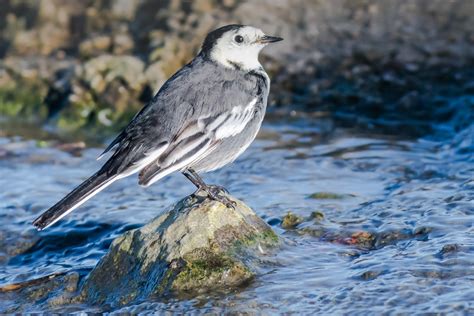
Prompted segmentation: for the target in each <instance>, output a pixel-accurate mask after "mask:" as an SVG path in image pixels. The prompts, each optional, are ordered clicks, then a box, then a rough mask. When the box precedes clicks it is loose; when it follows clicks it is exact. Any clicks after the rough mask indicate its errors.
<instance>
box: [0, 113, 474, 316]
mask: <svg viewBox="0 0 474 316" xmlns="http://www.w3.org/2000/svg"><path fill="white" fill-rule="evenodd" d="M447 130H449V124H448V125H446V126H445V125H439V126H437V129H435V131H434V132H433V133H430V134H428V135H424V136H422V137H412V138H410V137H403V138H401V137H396V136H393V135H396V134H397V133H396V131H394V133H392V136H387V134H384V135H382V134H378V133H377V132H374V131H372V132H370V133H366V132H365V133H364V132H360V130H359V131H356V130H351V129H347V128H342V127H337V126H336V125H334V122H333V121H332V120H331V119H330V118H324V117H323V118H319V117H314V118H309V117H308V116H307V115H300V114H298V113H296V114H294V115H292V116H286V117H285V115H276V114H275V115H269V117H268V119H267V120H266V122H265V124H264V126H263V129H262V131H261V133H260V134H259V137H258V139H257V140H256V141H255V142H254V144H253V145H252V146H251V147H250V148H249V150H247V152H245V153H244V155H243V156H242V157H241V158H240V159H238V160H237V161H236V162H235V163H234V164H233V165H231V166H228V167H226V168H224V169H221V170H219V171H217V172H214V173H211V174H207V175H205V176H204V178H205V179H206V180H207V182H209V183H216V184H219V185H222V186H224V187H226V188H227V189H228V190H229V191H230V192H231V193H232V194H233V195H234V196H236V197H238V198H240V199H242V200H243V201H244V202H246V203H247V204H248V205H249V206H251V207H252V208H253V209H254V210H255V211H256V212H257V214H258V215H260V216H261V217H262V218H264V219H265V220H266V221H267V222H268V223H269V224H271V225H272V226H273V227H274V229H275V230H276V231H277V232H278V233H279V234H280V235H281V236H283V237H284V238H285V239H286V243H285V245H284V246H283V247H282V249H280V250H279V251H278V253H277V254H276V255H272V256H268V257H267V258H264V260H265V261H266V262H265V263H264V264H263V265H262V268H261V270H260V271H259V274H258V277H257V278H256V280H255V281H254V282H253V283H252V284H250V285H249V286H248V287H246V288H243V289H241V290H239V291H235V292H232V293H226V294H212V295H204V294H203V295H200V296H198V297H195V298H192V299H171V300H167V301H147V302H143V303H141V304H139V305H133V306H126V307H124V308H122V309H121V310H118V311H116V312H145V313H146V312H149V313H152V312H154V311H155V312H157V311H164V310H166V311H171V312H185V311H187V312H212V313H214V312H216V313H220V312H250V313H252V312H253V313H265V314H269V313H287V312H288V313H291V312H294V313H308V314H309V313H313V312H318V311H319V312H323V313H324V314H339V313H347V312H349V313H351V314H363V313H365V312H368V311H369V312H382V311H392V312H395V313H397V312H406V313H411V312H431V311H433V312H435V311H436V312H443V311H445V312H448V311H459V312H461V313H469V312H474V303H473V302H474V204H473V200H474V158H473V152H474V125H471V126H468V127H467V128H464V129H463V130H461V131H448V132H447ZM10 135H11V133H10ZM440 135H441V136H440ZM78 147H80V146H78ZM71 148H72V149H71ZM101 149H102V148H86V149H83V150H82V149H80V148H79V149H77V148H74V146H65V145H64V144H62V143H60V142H57V141H48V142H44V141H41V140H39V139H31V136H30V138H25V137H20V136H7V135H6V134H5V135H4V137H2V138H0V170H1V177H0V187H1V190H0V219H1V223H2V231H1V232H0V284H2V285H4V284H9V283H16V282H22V281H25V280H30V279H34V278H38V277H41V276H45V275H48V274H51V273H55V272H61V271H79V272H80V273H81V275H85V274H87V272H88V271H89V270H91V269H92V268H93V267H94V265H95V264H96V263H97V261H98V260H99V259H100V258H101V257H102V256H103V255H104V254H105V252H106V251H107V248H108V246H109V245H110V243H111V241H112V240H113V239H114V238H115V237H117V236H118V235H119V234H122V233H123V232H125V231H127V230H129V229H132V228H135V227H139V226H141V225H143V224H145V223H147V222H148V221H150V220H151V219H152V218H154V217H155V216H157V215H159V214H160V212H161V211H163V210H165V209H166V208H167V207H168V206H169V205H171V204H172V203H174V202H176V201H177V200H179V199H180V198H182V197H184V196H186V195H188V194H190V193H192V192H193V190H194V187H193V186H192V184H191V183H189V182H188V181H187V180H186V179H185V178H184V177H183V176H182V175H180V174H175V175H172V176H169V177H167V178H166V179H164V180H163V181H161V182H159V183H156V184H155V185H153V186H152V187H150V188H147V189H144V188H141V187H140V186H138V185H137V179H136V177H134V176H132V177H129V178H126V179H123V180H122V181H119V182H117V183H114V184H113V185H112V186H110V187H109V188H107V189H106V190H105V191H104V192H102V193H101V194H99V195H97V196H96V197H95V198H93V199H92V200H90V201H89V202H87V203H86V204H85V205H84V206H83V207H81V208H80V209H78V210H76V211H75V212H74V213H72V214H71V215H70V216H68V217H66V218H65V219H64V220H62V221H61V222H59V223H58V224H56V225H55V226H54V227H52V228H51V229H48V230H46V231H44V232H41V233H38V232H36V231H35V230H34V229H33V228H32V226H31V222H32V220H33V219H34V218H35V217H36V216H37V215H39V214H40V213H41V212H42V211H44V210H45V209H46V208H48V207H49V206H51V205H52V204H53V203H55V202H56V201H57V200H59V199H60V198H62V197H63V196H64V195H65V194H66V193H68V192H69V191H70V190H71V189H72V188H73V187H74V186H75V185H77V184H79V183H80V182H81V181H83V180H84V179H85V178H86V177H87V176H89V175H91V174H92V173H93V172H94V171H95V170H96V169H97V168H98V167H99V166H100V164H101V162H100V161H96V157H97V156H98V155H99V154H100V152H101ZM290 211H291V212H292V213H293V214H295V215H298V216H300V217H301V218H305V219H306V220H305V221H304V222H303V223H301V224H299V225H298V226H296V227H294V228H290V229H284V228H283V227H282V225H281V219H282V217H283V216H285V214H287V213H288V212H290ZM313 212H317V214H318V216H317V220H316V219H315V218H314V216H313V218H310V217H311V214H312V213H313ZM364 238H365V239H366V240H365V241H364V242H361V239H364ZM12 304H13V303H12V301H11V300H9V299H8V298H6V297H2V294H1V293H0V311H12V310H15V308H14V307H13V306H12ZM41 310H43V311H44V310H48V307H47V304H46V303H45V302H42V303H41V304H39V305H36V306H35V305H32V306H31V305H30V306H27V307H24V309H23V311H41ZM57 310H58V311H59V310H61V311H84V310H85V311H100V310H101V309H100V307H99V308H98V307H93V306H84V305H81V306H77V305H74V306H69V307H66V308H64V307H61V308H60V309H59V308H58V309H57Z"/></svg>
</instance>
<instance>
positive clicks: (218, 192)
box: [207, 185, 237, 209]
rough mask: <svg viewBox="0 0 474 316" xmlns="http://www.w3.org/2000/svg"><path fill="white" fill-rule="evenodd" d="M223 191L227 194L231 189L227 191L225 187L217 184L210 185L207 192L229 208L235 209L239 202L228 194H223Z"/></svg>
mask: <svg viewBox="0 0 474 316" xmlns="http://www.w3.org/2000/svg"><path fill="white" fill-rule="evenodd" d="M222 192H224V193H225V194H228V193H229V191H227V190H226V189H225V188H223V187H221V186H217V185H210V186H208V191H207V194H208V195H209V197H210V198H211V199H213V200H214V201H217V202H220V203H222V204H224V205H225V206H226V207H228V208H232V209H235V207H236V206H237V203H236V202H235V201H232V200H230V199H229V198H228V197H227V196H225V195H222Z"/></svg>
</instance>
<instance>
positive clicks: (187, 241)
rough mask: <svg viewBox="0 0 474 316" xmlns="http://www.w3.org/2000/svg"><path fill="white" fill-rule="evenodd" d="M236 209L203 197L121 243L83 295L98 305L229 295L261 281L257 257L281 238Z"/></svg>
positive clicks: (126, 236) (247, 212)
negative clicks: (204, 294)
mask: <svg viewBox="0 0 474 316" xmlns="http://www.w3.org/2000/svg"><path fill="white" fill-rule="evenodd" d="M228 197H229V198H230V199H232V200H233V201H235V202H236V203H237V205H236V207H235V209H231V208H227V207H225V206H224V205H223V204H221V203H219V202H216V201H211V200H209V199H208V198H206V197H204V196H202V195H197V196H190V197H187V198H185V199H183V200H182V201H180V202H178V203H177V204H176V205H175V206H174V207H173V208H171V209H170V210H169V211H167V212H165V213H164V214H162V215H161V216H159V217H158V218H156V219H155V220H153V221H152V222H150V223H149V224H147V225H145V226H143V227H142V228H139V229H135V230H132V231H128V232H127V233H125V234H124V235H122V236H120V237H118V238H117V239H116V240H115V241H114V242H113V243H112V245H111V247H110V249H109V252H108V253H107V254H106V255H105V256H104V257H103V258H102V260H101V261H100V262H99V263H98V264H97V266H96V267H95V269H94V270H93V271H92V272H91V273H90V275H89V276H88V278H87V279H86V281H85V283H84V286H83V287H82V289H81V298H82V299H83V300H86V301H87V302H90V303H92V304H104V303H105V304H108V305H111V306H120V305H124V304H129V303H131V302H135V301H139V300H143V299H146V298H148V297H150V296H153V297H162V296H168V295H194V294H198V293H202V292H208V291H227V290H228V289H232V288H237V287H241V286H244V285H246V284H248V283H249V282H250V281H251V280H252V279H253V278H254V277H255V269H254V268H255V266H254V264H256V262H257V261H256V260H253V259H256V258H257V256H258V257H260V256H261V255H262V253H267V250H270V249H271V248H273V247H275V246H277V245H278V244H279V242H280V241H279V237H278V236H277V235H276V234H275V233H274V232H273V231H272V229H271V228H270V226H268V225H267V224H266V223H265V222H264V221H263V220H262V219H260V218H259V217H258V216H257V215H256V214H255V213H254V212H253V211H252V210H251V209H250V208H248V207H247V206H246V205H245V204H243V203H242V202H241V201H239V200H237V199H235V198H233V197H231V196H228Z"/></svg>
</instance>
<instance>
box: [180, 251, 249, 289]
mask: <svg viewBox="0 0 474 316" xmlns="http://www.w3.org/2000/svg"><path fill="white" fill-rule="evenodd" d="M185 261H186V266H185V268H184V269H183V270H182V271H181V272H179V273H178V275H177V276H176V279H175V280H174V281H173V285H172V287H173V289H175V290H184V291H187V290H192V289H198V288H201V287H207V286H212V284H213V283H215V282H217V281H219V280H222V278H223V277H224V272H228V271H231V270H236V269H235V268H236V265H237V263H236V262H235V260H234V259H232V258H231V257H229V256H227V255H224V254H217V253H214V252H212V251H211V250H210V249H206V250H204V249H201V250H200V251H199V253H195V252H194V253H193V254H190V255H187V256H185ZM242 269H244V270H245V269H246V268H245V267H241V268H238V269H237V270H236V271H234V272H238V270H242ZM241 272H242V273H247V272H246V271H241Z"/></svg>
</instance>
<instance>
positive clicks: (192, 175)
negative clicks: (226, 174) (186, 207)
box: [183, 168, 236, 208]
mask: <svg viewBox="0 0 474 316" xmlns="http://www.w3.org/2000/svg"><path fill="white" fill-rule="evenodd" d="M183 174H184V176H185V177H186V178H188V179H189V181H191V182H192V183H193V184H194V185H195V186H196V187H197V188H198V190H203V191H204V192H206V193H207V195H208V196H209V197H210V198H211V199H213V200H214V201H218V202H221V203H222V204H224V205H225V206H227V207H231V208H234V207H235V204H236V203H235V202H234V201H231V200H230V199H229V198H227V197H226V196H224V195H222V194H221V193H222V191H224V192H225V193H229V192H228V191H227V190H226V189H224V188H223V187H220V186H217V185H207V184H206V183H205V182H204V180H203V179H202V178H201V177H200V176H199V175H198V174H197V172H196V171H194V170H193V169H191V168H187V169H185V170H184V171H183Z"/></svg>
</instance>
